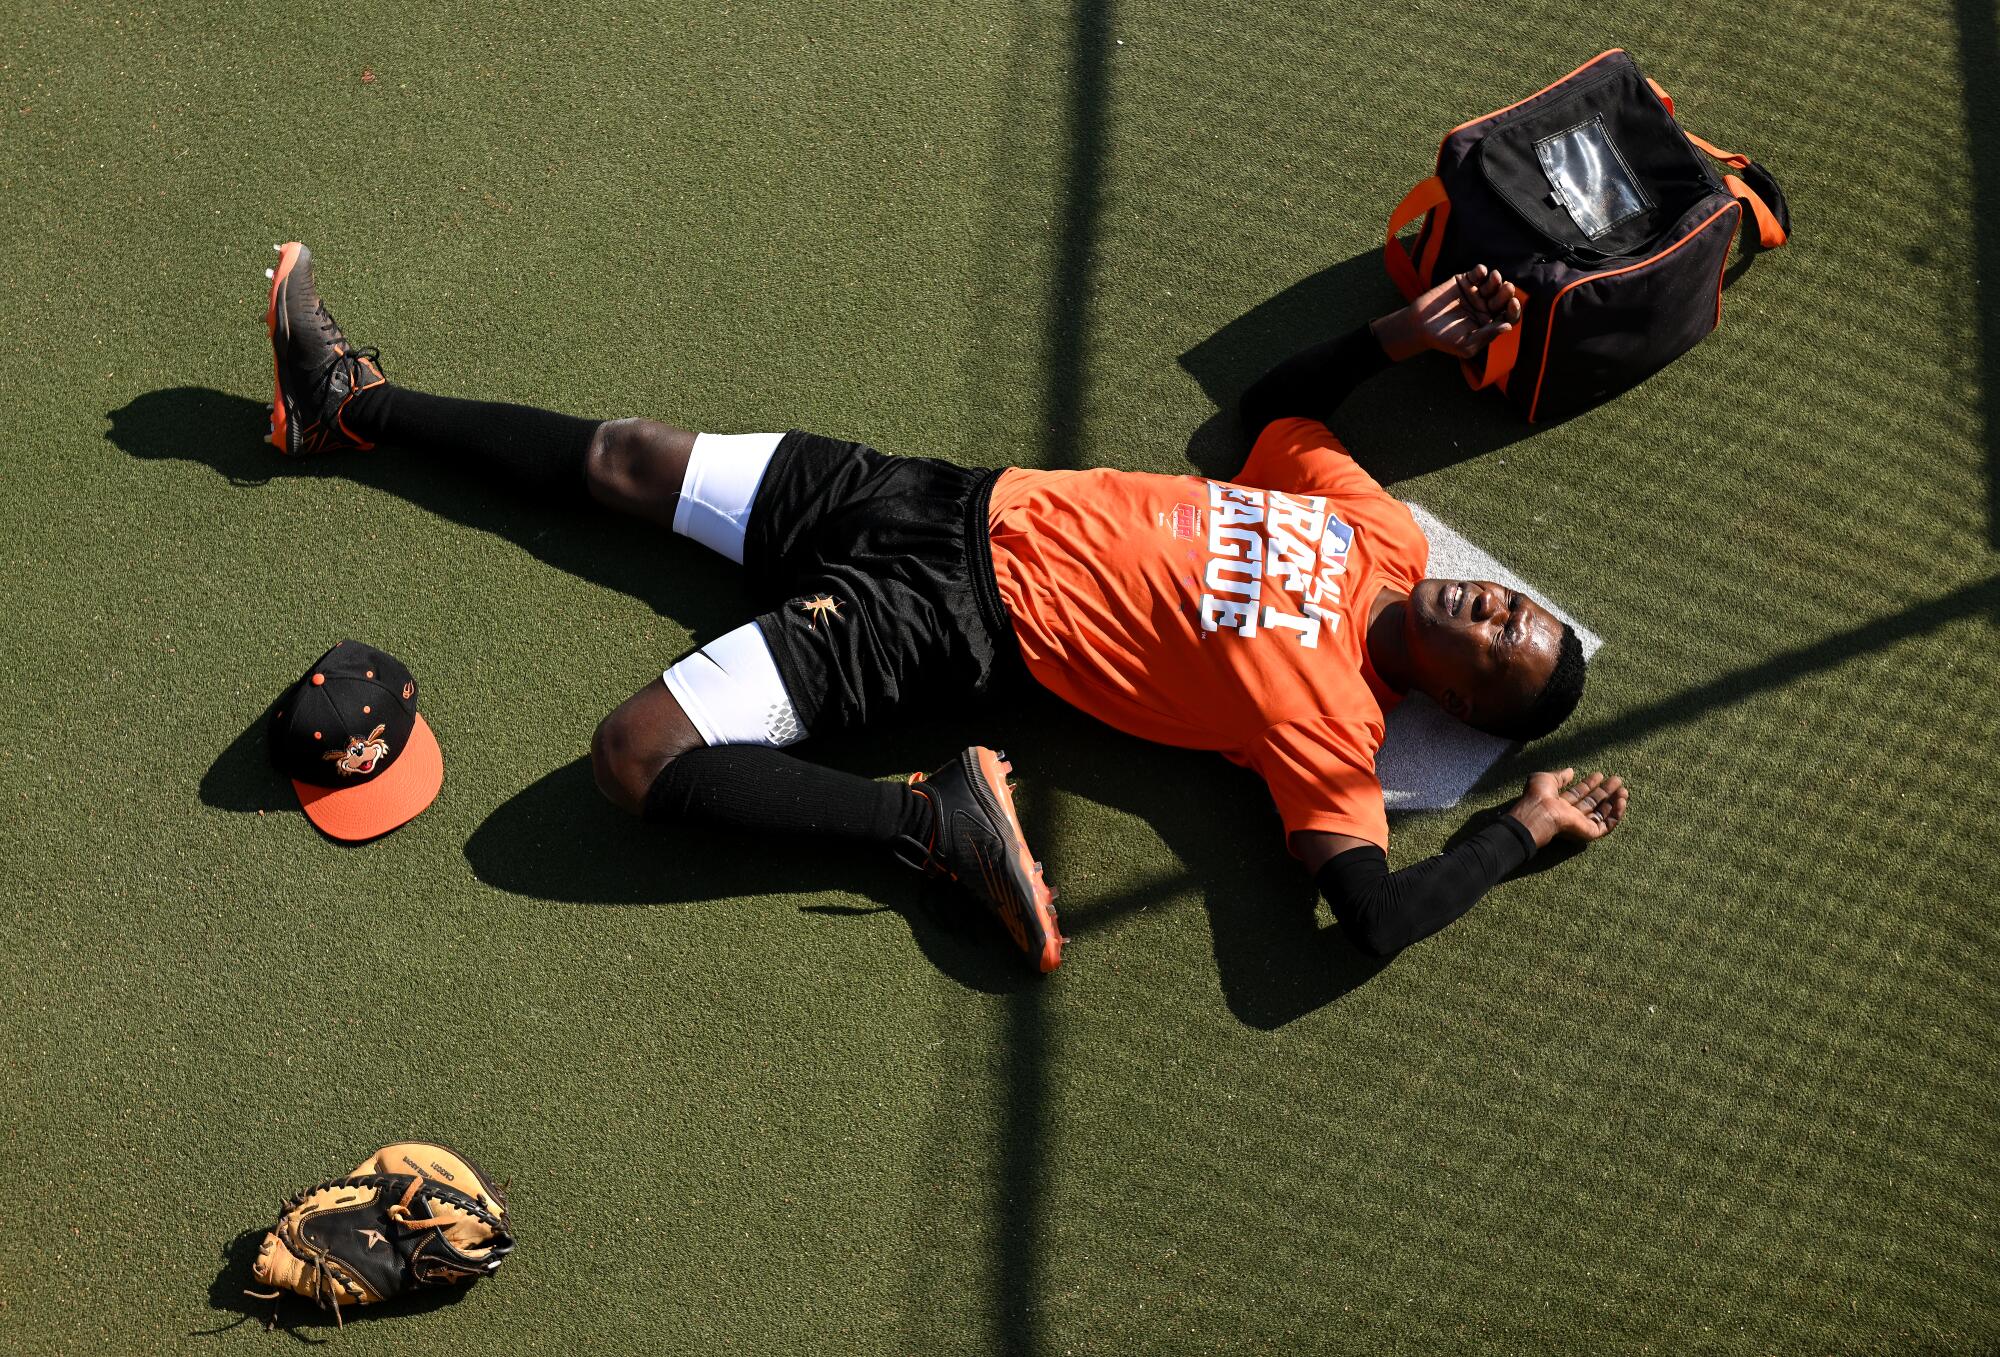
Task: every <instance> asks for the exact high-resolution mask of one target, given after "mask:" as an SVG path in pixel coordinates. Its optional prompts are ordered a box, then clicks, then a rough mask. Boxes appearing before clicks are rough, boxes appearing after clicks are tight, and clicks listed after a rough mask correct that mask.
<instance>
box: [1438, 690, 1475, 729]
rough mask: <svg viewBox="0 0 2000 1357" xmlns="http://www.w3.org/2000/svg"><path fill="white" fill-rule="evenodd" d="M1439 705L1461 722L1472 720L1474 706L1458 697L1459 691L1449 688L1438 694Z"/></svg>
mask: <svg viewBox="0 0 2000 1357" xmlns="http://www.w3.org/2000/svg"><path fill="white" fill-rule="evenodd" d="M1438 705H1439V706H1441V707H1443V708H1444V709H1445V710H1446V711H1448V712H1450V713H1451V714H1452V715H1453V716H1456V717H1457V718H1458V719H1459V720H1461V721H1467V722H1469V721H1471V720H1472V704H1471V703H1470V702H1467V701H1466V700H1465V699H1464V698H1462V697H1460V696H1459V695H1458V689H1456V688H1447V689H1445V690H1444V691H1443V692H1441V693H1439V694H1438Z"/></svg>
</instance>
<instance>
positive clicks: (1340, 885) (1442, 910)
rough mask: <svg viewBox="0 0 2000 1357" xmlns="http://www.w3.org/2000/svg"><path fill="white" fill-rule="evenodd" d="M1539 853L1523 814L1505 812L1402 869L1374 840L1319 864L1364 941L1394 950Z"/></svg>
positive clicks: (1347, 925) (1344, 924) (1349, 928)
mask: <svg viewBox="0 0 2000 1357" xmlns="http://www.w3.org/2000/svg"><path fill="white" fill-rule="evenodd" d="M1534 855H1535V840H1534V837H1533V836H1532V835H1530V834H1529V833H1528V831H1527V828H1526V826H1524V825H1523V824H1522V823H1521V822H1520V821H1519V820H1516V819H1515V818H1514V817H1513V816H1511V815H1503V816H1501V817H1500V818H1499V819H1498V820H1496V821H1495V822H1494V823H1492V824H1490V825H1487V826H1486V827H1485V828H1484V829H1482V830H1480V831H1479V832H1478V833H1477V834H1474V835H1472V836H1471V837H1470V838H1467V839H1465V840H1463V841H1461V842H1459V843H1457V844H1454V845H1453V846H1452V847H1451V848H1449V849H1446V850H1445V851H1444V852H1442V853H1439V854H1438V855H1437V856H1436V857H1434V858H1427V859H1425V860H1424V861H1422V862H1419V863H1417V864H1416V865H1415V866H1414V867H1405V868H1404V869H1403V870H1402V871H1400V872H1391V871H1390V870H1389V855H1388V854H1386V853H1384V852H1383V851H1382V850H1381V849H1379V848H1377V847H1375V845H1373V844H1369V845H1367V846H1366V847H1362V848H1350V849H1348V850H1347V851H1346V852H1345V853H1341V854H1338V855H1336V856H1334V857H1332V858H1330V859H1328V860H1327V863H1326V865H1325V866H1324V867H1322V868H1320V869H1319V877H1318V878H1317V879H1318V882H1319V888H1320V890H1322V891H1323V892H1325V894H1326V899H1327V903H1328V904H1330V905H1332V906H1333V917H1334V918H1336V919H1338V920H1339V921H1340V927H1341V931H1342V932H1344V933H1346V934H1347V936H1348V938H1349V939H1350V940H1352V941H1353V943H1354V945H1355V946H1356V947H1359V948H1360V949H1361V950H1362V951H1364V952H1366V953H1368V954H1369V955H1370V956H1388V955H1389V954H1390V953H1392V952H1399V951H1401V950H1402V949H1403V948H1405V947H1408V946H1409V945H1410V944H1411V943H1413V942H1418V941H1421V940H1422V939H1424V938H1427V937H1429V936H1430V935H1431V934H1433V933H1435V932H1437V931H1438V930H1439V929H1440V928H1443V927H1444V926H1445V925H1446V924H1448V923H1450V922H1451V921H1452V920H1453V919H1456V918H1457V917H1458V916H1459V915H1461V914H1463V913H1465V911H1467V910H1468V909H1471V908H1472V906H1473V904H1474V903H1475V902H1476V901H1477V900H1478V899H1479V897H1480V896H1482V895H1484V894H1486V892H1487V891H1488V890H1489V889H1491V888H1492V887H1493V886H1494V885H1495V884H1496V883H1497V882H1498V881H1499V880H1500V878H1501V877H1503V876H1505V875H1507V873H1509V872H1511V871H1513V870H1514V869H1515V868H1516V867H1519V866H1520V865H1521V864H1522V863H1524V862H1526V861H1527V860H1528V859H1529V858H1531V857H1533V856H1534Z"/></svg>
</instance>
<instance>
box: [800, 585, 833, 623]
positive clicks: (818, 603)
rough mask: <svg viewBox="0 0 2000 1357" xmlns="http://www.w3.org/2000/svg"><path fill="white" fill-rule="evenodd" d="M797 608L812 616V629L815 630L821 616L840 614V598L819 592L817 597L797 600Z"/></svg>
mask: <svg viewBox="0 0 2000 1357" xmlns="http://www.w3.org/2000/svg"><path fill="white" fill-rule="evenodd" d="M799 610H800V611H801V612H804V613H806V614H807V615H808V616H810V617H811V618H812V624H813V629H814V630H815V631H817V630H818V629H819V620H820V619H821V618H822V617H839V616H840V600H839V599H837V598H835V597H834V596H833V595H831V594H821V595H819V596H818V597H817V598H802V599H800V600H799Z"/></svg>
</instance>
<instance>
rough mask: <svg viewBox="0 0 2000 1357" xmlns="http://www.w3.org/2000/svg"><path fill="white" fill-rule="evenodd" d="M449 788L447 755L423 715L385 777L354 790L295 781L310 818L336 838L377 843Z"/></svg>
mask: <svg viewBox="0 0 2000 1357" xmlns="http://www.w3.org/2000/svg"><path fill="white" fill-rule="evenodd" d="M442 786H444V751H443V750H441V749H439V748H438V742H437V736H435V735H433V734H432V733H431V728H430V725H429V723H427V722H426V721H425V720H424V718H423V717H421V716H419V717H417V718H416V724H415V725H413V726H411V727H410V739H409V743H408V744H405V745H404V746H403V752H402V753H401V754H399V755H397V756H396V761H395V762H394V763H392V764H390V765H389V766H388V767H387V768H385V769H383V770H382V775H381V776H380V777H375V778H370V779H369V780H368V781H366V782H362V783H357V784H356V785H354V786H352V787H316V786H314V785H313V784H312V783H310V782H299V781H294V782H293V783H292V788H293V790H294V791H296V792H298V794H299V805H300V806H301V807H302V808H303V809H304V810H305V813H306V818H307V819H308V820H311V821H312V822H313V823H314V824H315V825H317V826H319V828H320V829H321V830H323V831H324V832H326V833H327V834H330V835H332V836H333V837H334V838H336V839H346V840H348V841H350V842H352V841H356V840H360V839H372V838H375V837H376V836H378V835H381V834H387V833H388V832H389V831H390V830H392V829H394V828H396V827H397V826H398V825H401V824H406V823H408V822H409V821H410V820H413V819H415V818H416V816H417V812H418V811H421V810H422V809H423V808H424V807H425V806H428V805H429V804H430V803H431V802H433V801H435V800H437V794H438V788H440V787H442Z"/></svg>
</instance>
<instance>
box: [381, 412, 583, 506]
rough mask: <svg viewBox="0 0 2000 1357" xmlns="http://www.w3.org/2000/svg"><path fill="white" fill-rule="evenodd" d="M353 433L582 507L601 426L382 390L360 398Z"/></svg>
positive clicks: (571, 418)
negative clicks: (449, 459) (587, 466)
mask: <svg viewBox="0 0 2000 1357" xmlns="http://www.w3.org/2000/svg"><path fill="white" fill-rule="evenodd" d="M345 418H346V420H347V423H348V426H349V427H350V428H352V429H353V430H354V431H355V432H356V433H358V434H360V435H361V436H362V437H363V438H365V439H367V440H368V441H369V442H371V443H393V444H396V445H398V446H401V447H407V448H418V449H422V450H424V451H430V452H440V453H443V454H445V455H447V456H455V457H459V458H461V459H463V460H465V461H466V462H468V463H469V464H470V465H471V466H473V467H474V468H476V469H478V470H481V471H488V470H492V471H499V472H500V473H501V474H503V475H505V476H506V477H507V478H508V479H510V480H512V481H513V482H514V484H515V485H516V486H517V487H519V488H521V489H525V490H527V491H529V492H531V493H533V494H536V495H548V496H554V497H556V498H560V499H564V500H571V501H581V500H587V499H588V498H589V497H590V491H589V489H588V487H587V486H585V484H584V479H583V476H584V470H583V463H584V455H585V454H586V453H587V452H589V451H590V439H591V435H593V434H595V433H596V432H597V426H598V425H599V424H601V423H603V421H602V420H596V419H579V418H577V417H576V416H575V415H564V414H558V413H557V412H555V411H554V410H538V409H536V408H535V407H533V406H531V405H503V404H500V403H499V402H496V401H469V400H456V399H454V398H452V397H450V396H428V395H425V394H424V393H423V392H421V391H412V390H410V389H409V388H408V387H402V386H382V387H377V388H376V389H375V390H373V391H370V392H367V393H366V394H364V395H363V396H361V397H359V398H357V399H356V400H355V402H354V406H353V409H352V410H351V412H350V413H348V414H347V415H346V416H345Z"/></svg>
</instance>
